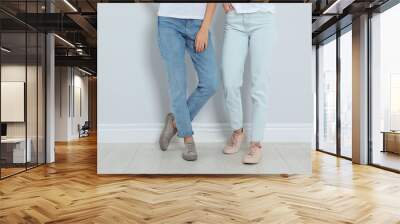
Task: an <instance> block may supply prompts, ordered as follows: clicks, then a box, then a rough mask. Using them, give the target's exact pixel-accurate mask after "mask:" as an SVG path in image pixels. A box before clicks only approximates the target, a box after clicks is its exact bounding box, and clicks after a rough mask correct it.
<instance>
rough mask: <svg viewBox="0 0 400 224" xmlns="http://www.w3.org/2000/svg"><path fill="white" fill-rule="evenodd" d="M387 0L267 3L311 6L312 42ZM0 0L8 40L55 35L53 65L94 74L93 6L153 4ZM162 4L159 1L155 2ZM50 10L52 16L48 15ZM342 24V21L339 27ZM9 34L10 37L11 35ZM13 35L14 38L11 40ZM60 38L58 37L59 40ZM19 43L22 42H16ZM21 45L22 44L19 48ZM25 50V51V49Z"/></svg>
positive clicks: (104, 0)
mask: <svg viewBox="0 0 400 224" xmlns="http://www.w3.org/2000/svg"><path fill="white" fill-rule="evenodd" d="M387 1H388V0H271V1H269V2H273V3H276V2H279V3H283V2H285V3H287V2H289V3H312V8H313V17H312V21H311V22H312V23H313V42H314V43H317V42H319V41H321V40H322V39H324V38H326V37H327V36H329V35H332V34H331V33H332V32H335V29H336V26H337V21H338V20H345V19H346V17H348V18H349V17H350V19H348V20H349V22H350V23H351V17H352V16H357V14H360V13H362V12H365V10H368V9H373V8H375V7H377V6H379V5H381V4H383V3H385V2H387ZM47 2H48V4H47V8H46V1H45V0H34V1H21V0H1V2H0V24H1V30H2V32H5V33H8V34H7V35H6V37H5V38H10V40H8V41H12V40H13V41H14V42H15V47H16V46H17V45H18V43H17V42H20V41H21V38H20V37H19V36H21V34H19V36H18V32H20V31H21V30H25V28H30V30H36V31H39V32H45V31H47V32H55V33H56V34H57V35H58V37H57V38H56V64H57V65H70V66H80V67H85V68H87V69H89V70H91V71H93V72H94V73H95V71H96V53H97V51H96V49H97V46H96V40H97V32H96V30H97V15H96V14H97V12H96V7H97V3H122V2H132V3H133V2H153V1H133V0H47ZM157 2H162V1H157ZM50 8H51V9H52V13H48V12H49V11H50ZM345 25H346V23H345V22H343V23H342V26H345ZM332 27H333V28H332ZM11 33H13V34H11ZM13 36H15V38H13ZM59 37H60V38H59ZM19 44H23V43H19ZM21 46H22V45H21ZM28 51H29V50H28Z"/></svg>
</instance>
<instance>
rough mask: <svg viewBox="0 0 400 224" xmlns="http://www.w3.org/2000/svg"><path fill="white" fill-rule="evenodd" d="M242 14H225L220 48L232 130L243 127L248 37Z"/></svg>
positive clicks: (226, 102) (226, 104)
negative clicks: (243, 94)
mask: <svg viewBox="0 0 400 224" xmlns="http://www.w3.org/2000/svg"><path fill="white" fill-rule="evenodd" d="M241 17H242V15H236V14H234V12H230V13H229V14H228V15H227V21H226V25H225V36H224V43H223V48H222V78H223V83H224V95H225V107H226V111H227V114H228V117H229V120H230V126H231V128H232V130H239V129H241V128H243V111H242V96H241V92H240V88H241V87H242V84H243V71H244V64H245V61H246V56H247V51H248V45H249V39H248V34H247V33H246V32H245V31H244V27H243V23H242V19H241Z"/></svg>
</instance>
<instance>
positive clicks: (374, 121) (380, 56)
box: [370, 5, 400, 171]
mask: <svg viewBox="0 0 400 224" xmlns="http://www.w3.org/2000/svg"><path fill="white" fill-rule="evenodd" d="M399 21H400V5H396V6H394V7H392V8H390V9H388V10H387V11H384V12H382V13H380V14H376V15H374V16H373V17H372V19H371V40H372V43H371V47H372V50H371V53H372V54H371V58H372V63H371V64H372V71H371V78H370V87H371V89H370V91H371V92H370V96H371V97H370V104H371V106H370V121H371V125H370V138H371V141H372V144H371V147H372V148H371V150H370V161H371V163H372V164H374V165H377V166H381V167H384V168H388V169H392V170H397V171H400V63H399V58H400V54H399V52H400V42H399V40H400V33H399V32H398V25H399Z"/></svg>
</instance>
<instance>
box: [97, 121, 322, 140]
mask: <svg viewBox="0 0 400 224" xmlns="http://www.w3.org/2000/svg"><path fill="white" fill-rule="evenodd" d="M162 127H163V124H161V123H150V124H99V125H98V131H97V136H98V139H97V140H98V142H99V143H155V142H157V141H158V137H159V135H160V132H161V130H162ZM245 129H247V130H248V129H249V125H248V124H246V125H245ZM193 130H194V133H195V139H196V142H224V141H226V138H227V137H228V136H229V134H230V133H231V129H230V128H229V125H228V124H225V123H214V124H198V123H197V124H196V123H195V124H193ZM313 133H314V131H313V124H312V123H293V124H276V123H275V124H268V125H267V126H266V127H265V132H264V141H265V142H307V143H310V142H312V138H313V137H312V136H313Z"/></svg>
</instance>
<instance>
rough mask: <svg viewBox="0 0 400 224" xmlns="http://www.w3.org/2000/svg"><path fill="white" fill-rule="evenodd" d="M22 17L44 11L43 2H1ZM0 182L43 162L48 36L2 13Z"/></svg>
mask: <svg viewBox="0 0 400 224" xmlns="http://www.w3.org/2000/svg"><path fill="white" fill-rule="evenodd" d="M2 6H13V8H14V9H15V10H16V11H17V12H18V13H20V15H22V16H23V15H24V14H23V13H25V12H28V13H43V12H45V7H44V6H45V1H18V2H16V1H13V2H3V1H2V2H1V3H0V7H2ZM0 45H1V56H0V66H1V69H0V71H1V73H0V81H1V86H0V90H1V91H0V92H1V100H0V102H1V106H0V111H1V116H0V117H1V130H2V140H1V144H0V178H1V179H3V178H5V177H8V176H11V175H14V174H16V173H19V172H22V171H25V170H27V169H29V168H33V167H36V166H38V165H40V164H43V163H45V159H46V153H45V148H46V146H45V133H46V132H45V124H46V122H45V116H46V115H45V106H46V105H45V99H46V97H45V94H46V85H45V81H46V78H45V77H46V76H45V73H46V69H45V65H46V47H45V46H46V38H45V34H44V33H43V32H41V31H40V30H36V28H34V27H32V26H30V25H29V24H26V23H24V22H21V21H19V20H17V19H15V18H13V17H12V15H9V14H4V13H2V12H0Z"/></svg>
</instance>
